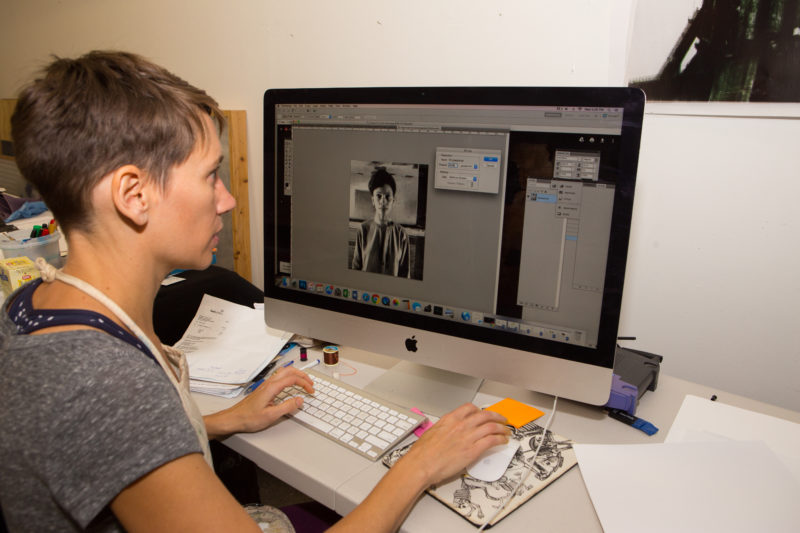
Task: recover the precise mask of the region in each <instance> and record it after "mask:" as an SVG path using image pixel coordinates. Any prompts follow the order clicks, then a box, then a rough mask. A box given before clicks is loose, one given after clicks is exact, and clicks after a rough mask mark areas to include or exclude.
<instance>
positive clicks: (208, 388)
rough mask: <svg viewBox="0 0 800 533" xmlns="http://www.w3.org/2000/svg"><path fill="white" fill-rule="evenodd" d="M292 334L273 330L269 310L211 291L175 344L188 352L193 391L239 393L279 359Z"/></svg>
mask: <svg viewBox="0 0 800 533" xmlns="http://www.w3.org/2000/svg"><path fill="white" fill-rule="evenodd" d="M291 336H292V334H291V333H287V332H284V331H279V330H275V329H271V328H268V327H267V325H266V324H265V323H264V311H263V309H251V308H249V307H245V306H243V305H239V304H235V303H232V302H229V301H227V300H222V299H220V298H215V297H214V296H209V295H208V294H205V295H203V300H202V301H201V302H200V307H199V308H198V310H197V314H196V315H195V317H194V319H193V320H192V323H191V324H189V327H188V328H187V329H186V333H184V335H183V337H181V340H179V341H178V342H177V343H176V344H175V347H176V348H178V349H180V350H182V351H183V352H184V353H185V354H186V358H187V361H188V362H189V377H190V378H191V389H192V391H194V392H202V393H205V394H213V395H216V396H224V397H234V396H237V395H238V394H240V393H241V392H242V390H243V389H244V387H246V386H247V384H248V383H249V382H250V381H252V380H253V378H254V377H255V376H256V375H257V374H258V373H259V372H260V371H261V370H263V369H264V367H265V366H267V364H269V362H270V361H272V360H273V359H274V358H275V356H276V355H277V354H278V352H279V351H280V350H281V348H283V345H284V344H286V342H287V341H288V340H289V339H290V338H291Z"/></svg>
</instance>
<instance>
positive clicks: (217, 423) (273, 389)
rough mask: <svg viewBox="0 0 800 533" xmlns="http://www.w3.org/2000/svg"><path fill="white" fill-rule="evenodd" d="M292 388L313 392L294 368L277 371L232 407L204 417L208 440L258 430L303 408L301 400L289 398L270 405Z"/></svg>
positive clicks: (308, 378) (311, 386) (311, 383)
mask: <svg viewBox="0 0 800 533" xmlns="http://www.w3.org/2000/svg"><path fill="white" fill-rule="evenodd" d="M295 385H296V386H298V387H300V388H302V389H304V390H305V391H306V392H308V393H309V394H313V392H314V384H313V382H312V381H311V378H310V377H308V374H306V373H305V372H303V371H301V370H297V369H296V368H279V369H278V370H277V371H275V373H274V374H272V376H270V377H269V379H266V380H264V382H263V383H262V384H261V385H259V387H258V388H257V389H256V390H254V391H253V392H251V393H250V394H248V395H247V396H245V397H244V398H243V399H242V400H241V401H240V402H239V403H237V404H236V405H234V406H233V407H230V408H228V409H225V410H224V411H220V412H218V413H214V414H213V415H209V416H206V417H204V419H205V423H206V430H207V431H208V436H209V438H218V437H222V436H225V435H231V434H233V433H253V432H256V431H261V430H262V429H265V428H267V427H269V426H270V425H272V424H273V423H274V422H275V421H276V420H278V419H279V418H281V417H282V416H283V415H286V414H289V413H292V412H294V411H296V410H297V409H298V408H300V406H301V405H303V399H302V398H290V399H288V400H286V401H284V402H281V403H279V404H277V405H276V404H273V400H274V399H275V396H276V395H277V394H278V393H279V392H281V391H282V390H283V389H286V388H289V387H292V386H295Z"/></svg>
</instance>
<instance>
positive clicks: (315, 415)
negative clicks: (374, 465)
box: [275, 370, 425, 461]
mask: <svg viewBox="0 0 800 533" xmlns="http://www.w3.org/2000/svg"><path fill="white" fill-rule="evenodd" d="M306 372H307V373H308V375H309V376H310V377H311V379H312V380H313V381H314V391H315V394H308V393H307V392H306V391H304V390H303V389H301V388H300V387H291V388H288V389H286V390H284V391H283V392H281V393H280V394H278V396H276V397H275V402H276V403H279V402H282V401H284V400H286V399H287V398H290V397H296V396H300V397H302V398H303V400H304V402H303V407H302V409H300V410H298V411H297V412H295V413H294V414H292V415H289V416H291V417H292V418H294V419H295V420H296V421H297V422H299V423H300V424H302V425H304V426H306V427H307V428H309V429H311V430H313V431H316V432H317V433H319V434H320V435H322V436H324V437H327V438H328V439H330V440H332V441H334V442H336V443H337V444H340V445H342V446H344V447H346V448H348V449H350V450H352V451H354V452H355V453H357V454H360V455H362V456H364V457H366V458H367V459H369V460H371V461H376V460H378V459H379V458H380V457H381V456H382V455H383V454H384V453H386V452H387V451H389V450H391V449H392V448H394V446H395V445H397V444H398V443H399V442H400V441H402V440H403V439H405V438H406V437H407V436H408V435H409V434H410V433H411V432H412V431H413V430H414V429H415V428H416V427H417V426H419V425H420V424H421V423H422V422H424V421H425V417H424V416H422V415H419V414H417V413H414V412H412V411H410V410H408V409H405V408H403V407H400V406H399V405H397V404H394V403H391V402H389V401H386V400H384V399H381V398H379V397H378V396H375V395H374V394H370V393H368V392H365V391H364V390H362V389H359V388H358V387H354V386H353V385H350V384H348V383H345V382H343V381H340V380H338V379H334V378H332V377H330V376H327V375H325V374H322V373H319V372H315V371H314V370H306Z"/></svg>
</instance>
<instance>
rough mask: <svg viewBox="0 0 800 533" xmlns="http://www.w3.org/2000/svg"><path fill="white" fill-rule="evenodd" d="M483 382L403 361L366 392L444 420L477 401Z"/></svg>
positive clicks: (371, 385) (378, 379) (374, 382)
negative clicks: (448, 414) (476, 396)
mask: <svg viewBox="0 0 800 533" xmlns="http://www.w3.org/2000/svg"><path fill="white" fill-rule="evenodd" d="M482 382H483V380H482V379H480V378H474V377H471V376H465V375H463V374H456V373H455V372H449V371H447V370H440V369H438V368H432V367H429V366H424V365H418V364H416V363H411V362H408V361H400V362H399V363H397V364H396V365H395V366H393V367H392V368H390V369H389V370H387V371H386V372H384V373H383V374H381V375H380V376H379V377H377V378H376V379H375V380H373V381H372V382H371V383H370V384H369V385H367V386H366V387H364V390H366V391H368V392H371V393H372V394H376V395H378V396H380V397H382V398H386V399H387V400H390V401H392V402H394V403H396V404H399V405H403V406H405V407H409V408H410V407H416V408H417V409H420V410H421V411H422V412H424V413H425V414H430V415H434V416H438V417H441V416H442V415H444V414H445V413H448V412H450V411H452V410H453V409H455V408H456V407H458V406H460V405H462V404H464V403H466V402H471V401H473V400H474V399H475V394H477V392H478V389H479V388H480V386H481V383H482Z"/></svg>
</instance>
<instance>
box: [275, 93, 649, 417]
mask: <svg viewBox="0 0 800 533" xmlns="http://www.w3.org/2000/svg"><path fill="white" fill-rule="evenodd" d="M443 102H446V103H450V104H481V105H485V104H494V103H496V104H503V105H527V104H530V105H562V106H589V107H620V108H623V109H624V111H623V121H622V133H621V135H620V142H621V144H622V146H621V147H620V154H621V155H620V161H619V166H620V172H619V176H618V178H617V180H618V181H617V182H616V191H615V196H614V208H613V214H612V222H611V238H610V244H609V251H608V259H607V264H606V276H605V285H604V288H603V298H602V312H601V318H600V326H599V337H598V342H597V346H596V348H587V347H585V346H575V345H571V344H565V343H561V342H555V341H550V340H546V339H524V341H521V340H520V338H519V337H520V336H519V335H518V334H515V333H512V332H508V331H500V330H487V329H486V328H474V327H470V326H469V325H465V324H458V323H448V322H447V321H443V320H441V319H437V318H432V317H424V316H419V315H417V314H409V313H405V312H401V311H397V310H393V309H386V308H381V307H371V306H362V305H359V304H358V303H355V302H349V301H346V300H342V299H341V298H339V299H336V298H330V297H328V296H326V295H324V294H316V293H306V292H300V291H296V290H292V289H291V288H287V287H283V286H281V284H280V283H276V282H275V279H276V276H278V275H279V272H278V267H277V259H276V257H277V251H276V241H277V239H276V234H277V232H278V231H279V228H278V226H279V225H280V223H279V221H277V220H276V210H277V209H276V201H277V200H276V199H277V197H278V195H279V194H281V184H280V183H277V181H276V175H277V171H276V168H275V167H276V161H277V159H276V158H277V156H276V153H275V148H274V142H275V138H276V136H277V133H276V122H275V106H276V105H277V104H286V103H289V104H291V103H298V104H313V103H336V104H338V103H341V104H349V103H403V104H405V103H409V104H416V103H443ZM643 111H644V94H643V93H642V92H641V91H639V90H638V89H632V88H609V87H602V88H576V87H570V88H553V87H548V88H532V87H511V88H509V87H445V88H442V87H438V88H431V87H426V88H419V87H417V88H413V87H404V88H339V89H272V90H268V91H266V93H265V96H264V176H265V184H264V221H265V231H264V255H265V257H264V259H265V260H264V265H265V272H264V280H265V320H266V322H267V324H268V325H269V326H270V327H273V328H277V329H281V330H285V331H291V332H293V333H296V334H298V335H302V336H306V337H311V338H314V339H320V340H324V341H326V342H330V343H336V344H340V345H342V346H351V347H354V348H359V349H362V350H365V351H368V352H376V353H381V354H385V355H389V356H393V357H396V358H399V359H401V360H404V361H408V362H411V363H414V364H418V365H424V366H425V367H430V368H436V369H441V370H445V371H450V372H455V373H459V374H465V375H467V376H475V377H477V378H480V379H488V380H493V381H498V382H501V383H506V384H509V385H515V386H519V387H523V388H525V389H529V390H533V391H538V392H542V393H547V394H551V395H555V396H559V397H565V398H569V399H573V400H576V401H580V402H584V403H589V404H595V405H603V404H605V403H606V402H607V401H608V399H609V392H610V389H611V380H612V373H613V362H614V353H615V349H616V336H617V328H618V325H619V316H620V305H621V300H622V286H623V281H624V273H625V266H626V259H627V247H628V238H629V234H630V220H631V214H632V208H633V191H634V185H635V176H636V167H637V162H638V150H639V142H640V136H641V124H642V117H643ZM408 339H413V341H415V344H416V351H411V350H409V349H408V347H407V340H408Z"/></svg>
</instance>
